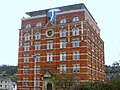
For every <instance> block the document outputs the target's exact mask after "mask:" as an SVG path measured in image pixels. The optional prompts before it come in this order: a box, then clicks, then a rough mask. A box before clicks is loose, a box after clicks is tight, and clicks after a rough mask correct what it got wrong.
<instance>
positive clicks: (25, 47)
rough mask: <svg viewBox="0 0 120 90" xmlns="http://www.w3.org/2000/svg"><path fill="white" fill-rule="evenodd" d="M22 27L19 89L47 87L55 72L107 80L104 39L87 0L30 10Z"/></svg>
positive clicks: (20, 35)
mask: <svg viewBox="0 0 120 90" xmlns="http://www.w3.org/2000/svg"><path fill="white" fill-rule="evenodd" d="M26 14H27V15H29V17H28V18H22V22H21V24H22V25H21V29H20V30H19V56H18V81H17V86H18V90H20V89H22V90H23V89H24V88H25V90H26V89H27V88H28V90H33V89H34V90H36V89H38V90H40V89H41V90H47V88H48V87H47V86H48V84H50V87H51V88H52V89H51V90H53V89H54V85H53V84H52V83H51V82H50V81H49V78H51V75H55V74H58V75H62V74H68V75H74V76H76V77H78V80H79V81H80V82H85V81H88V80H91V81H105V61H104V42H103V40H102V39H101V38H100V29H99V27H98V26H97V22H96V21H95V19H94V18H93V16H92V15H91V14H90V12H89V11H88V9H87V8H86V6H85V5H84V4H83V3H80V4H74V5H68V6H62V7H56V8H50V9H45V10H40V11H33V12H27V13H26Z"/></svg>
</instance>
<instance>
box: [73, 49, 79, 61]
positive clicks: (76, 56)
mask: <svg viewBox="0 0 120 90" xmlns="http://www.w3.org/2000/svg"><path fill="white" fill-rule="evenodd" d="M73 60H80V52H79V51H76V52H73Z"/></svg>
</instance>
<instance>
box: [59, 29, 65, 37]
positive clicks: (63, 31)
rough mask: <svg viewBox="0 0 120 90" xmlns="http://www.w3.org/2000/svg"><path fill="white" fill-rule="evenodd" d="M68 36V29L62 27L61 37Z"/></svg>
mask: <svg viewBox="0 0 120 90" xmlns="http://www.w3.org/2000/svg"><path fill="white" fill-rule="evenodd" d="M65 36H66V30H65V29H61V30H60V37H65Z"/></svg>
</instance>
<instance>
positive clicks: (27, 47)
mask: <svg viewBox="0 0 120 90" xmlns="http://www.w3.org/2000/svg"><path fill="white" fill-rule="evenodd" d="M29 50H30V45H29V43H24V51H29Z"/></svg>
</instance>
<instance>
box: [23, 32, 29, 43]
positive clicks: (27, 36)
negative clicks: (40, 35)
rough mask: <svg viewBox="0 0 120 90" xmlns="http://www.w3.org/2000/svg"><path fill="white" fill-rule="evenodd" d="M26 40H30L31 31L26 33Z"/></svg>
mask: <svg viewBox="0 0 120 90" xmlns="http://www.w3.org/2000/svg"><path fill="white" fill-rule="evenodd" d="M24 40H25V41H28V40H30V34H29V33H26V34H25V35H24Z"/></svg>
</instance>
